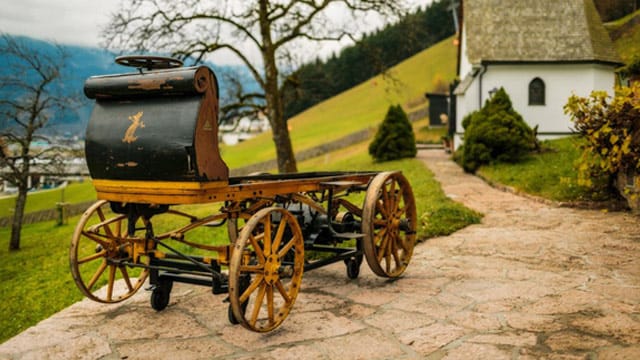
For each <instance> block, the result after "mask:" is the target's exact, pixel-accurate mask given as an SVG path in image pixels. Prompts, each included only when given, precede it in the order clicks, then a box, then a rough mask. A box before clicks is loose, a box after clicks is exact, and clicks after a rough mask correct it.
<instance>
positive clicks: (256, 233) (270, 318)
mask: <svg viewBox="0 0 640 360" xmlns="http://www.w3.org/2000/svg"><path fill="white" fill-rule="evenodd" d="M303 271H304V239H303V237H302V231H301V230H300V226H299V225H298V221H297V220H296V218H295V217H294V216H293V215H291V213H289V212H288V211H287V210H286V209H282V208H276V207H270V208H265V209H262V210H260V211H258V212H257V213H256V214H255V215H253V216H252V217H251V219H249V221H248V222H247V224H246V225H245V226H244V227H243V228H242V229H241V231H240V234H239V236H238V239H237V240H236V241H235V244H234V246H233V251H232V255H231V262H230V266H229V300H230V302H231V308H232V310H233V315H234V317H235V320H236V321H237V322H239V323H240V324H242V325H243V326H244V327H246V328H247V329H250V330H253V331H257V332H267V331H271V330H273V329H275V328H276V327H278V326H279V325H280V324H281V323H282V322H283V321H284V319H285V318H286V317H287V315H288V314H289V311H291V308H292V307H293V304H294V302H295V301H296V297H297V296H298V291H299V290H300V284H301V282H302V273H303Z"/></svg>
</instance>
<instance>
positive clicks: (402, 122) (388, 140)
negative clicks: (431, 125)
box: [369, 105, 417, 161]
mask: <svg viewBox="0 0 640 360" xmlns="http://www.w3.org/2000/svg"><path fill="white" fill-rule="evenodd" d="M416 153H417V149H416V137H415V134H414V133H413V127H412V126H411V123H410V122H409V118H408V117H407V114H406V113H405V112H404V110H402V107H401V106H400V105H395V106H393V105H392V106H390V107H389V110H388V111H387V115H386V116H385V118H384V121H383V122H382V125H380V128H378V132H377V133H376V136H375V138H374V139H373V141H372V142H371V144H369V154H370V155H371V156H372V157H373V158H374V159H375V160H376V161H390V160H397V159H402V158H410V157H415V156H416Z"/></svg>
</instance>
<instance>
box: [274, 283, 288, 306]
mask: <svg viewBox="0 0 640 360" xmlns="http://www.w3.org/2000/svg"><path fill="white" fill-rule="evenodd" d="M276 288H277V289H278V292H279V293H280V295H282V298H283V299H284V302H285V304H287V305H289V304H290V303H291V297H290V296H289V293H288V292H287V289H285V287H284V284H282V281H280V279H278V281H276Z"/></svg>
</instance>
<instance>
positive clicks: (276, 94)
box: [260, 0, 298, 174]
mask: <svg viewBox="0 0 640 360" xmlns="http://www.w3.org/2000/svg"><path fill="white" fill-rule="evenodd" d="M267 3H268V1H266V0H261V1H260V34H261V35H262V41H263V47H262V59H263V61H264V70H265V76H264V77H265V86H264V91H265V98H266V100H267V116H269V123H270V124H271V131H272V133H273V142H274V143H275V146H276V158H277V160H278V172H279V173H281V174H282V173H293V172H298V166H297V165H296V157H295V154H294V152H293V145H292V144H291V137H290V136H289V128H288V126H287V122H286V121H285V119H284V108H283V103H282V96H281V94H280V87H279V86H278V67H277V64H276V55H275V54H276V46H275V45H274V44H273V42H272V39H271V23H269V21H270V20H269V16H268V8H267Z"/></svg>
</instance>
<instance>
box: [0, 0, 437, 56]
mask: <svg viewBox="0 0 640 360" xmlns="http://www.w3.org/2000/svg"><path fill="white" fill-rule="evenodd" d="M431 1H432V0H407V2H409V3H411V4H413V5H412V7H413V8H415V7H417V6H424V5H425V4H427V3H430V2H431ZM119 3H120V1H118V0H0V32H6V33H9V34H12V35H26V36H29V37H33V38H36V39H42V40H47V41H54V42H57V43H60V44H65V45H82V46H89V47H99V45H100V42H101V40H100V31H101V29H102V28H103V27H104V26H105V25H106V24H107V22H108V21H109V17H110V14H111V13H113V12H115V11H117V10H118V8H119ZM370 30H371V29H369V30H368V31H370ZM337 48H339V46H338V45H337V44H334V45H332V46H325V47H324V48H323V49H322V50H320V51H321V52H325V53H327V54H330V53H331V52H333V51H335V50H336V49H337ZM315 51H316V50H313V52H315ZM316 54H317V52H316ZM218 60H220V61H215V60H214V62H216V63H234V62H235V61H236V60H235V58H231V57H229V58H226V59H218Z"/></svg>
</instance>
